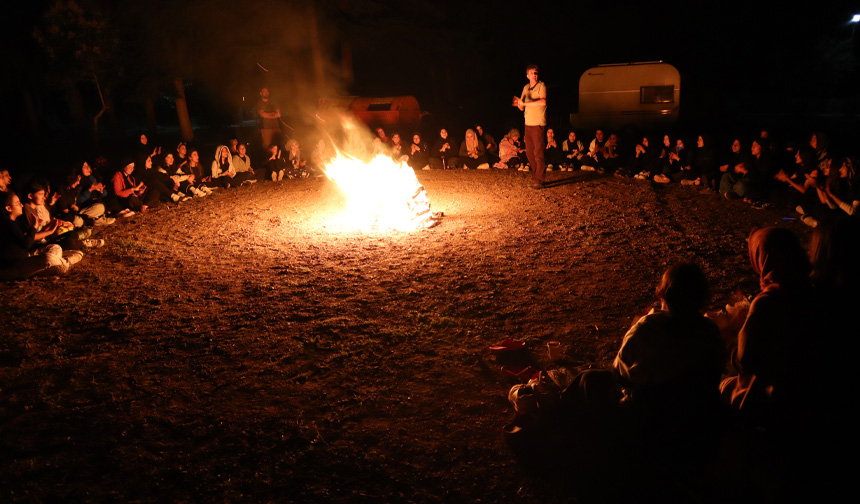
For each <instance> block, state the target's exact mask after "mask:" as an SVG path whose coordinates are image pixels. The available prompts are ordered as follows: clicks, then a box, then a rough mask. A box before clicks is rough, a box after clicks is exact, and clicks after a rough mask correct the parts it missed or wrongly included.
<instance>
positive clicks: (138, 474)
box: [0, 171, 807, 502]
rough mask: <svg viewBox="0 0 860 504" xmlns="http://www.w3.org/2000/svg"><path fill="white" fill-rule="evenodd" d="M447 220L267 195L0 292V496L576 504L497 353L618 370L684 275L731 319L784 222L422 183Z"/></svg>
mask: <svg viewBox="0 0 860 504" xmlns="http://www.w3.org/2000/svg"><path fill="white" fill-rule="evenodd" d="M418 176H419V178H420V180H421V181H422V183H424V185H425V187H426V188H427V191H428V195H429V196H430V199H431V202H432V205H433V209H434V210H441V211H444V212H445V218H444V219H443V221H442V223H441V224H440V225H439V226H437V227H435V228H432V229H429V230H422V231H416V232H409V233H406V232H392V233H389V232H383V231H379V230H371V231H368V232H357V231H349V230H346V229H343V228H341V227H340V226H339V225H337V224H333V223H332V222H333V219H334V217H336V215H337V214H338V212H339V211H340V210H341V209H342V208H343V203H342V198H341V196H340V195H339V194H338V192H337V190H336V189H335V187H334V186H333V184H330V183H328V182H325V181H319V180H299V181H288V182H284V183H279V184H258V185H257V186H254V187H243V188H240V189H237V190H231V191H223V190H222V191H219V192H217V193H216V194H215V195H213V196H211V197H207V198H203V199H200V200H193V201H189V202H186V203H183V204H180V205H178V206H174V205H169V206H168V207H162V208H159V209H156V210H154V211H152V212H151V213H150V214H147V215H142V216H135V217H133V218H132V219H131V220H130V221H126V222H118V223H117V224H116V225H114V226H112V227H110V228H108V229H104V230H102V231H101V233H102V236H103V237H104V238H105V239H106V240H107V242H108V244H107V246H105V247H104V248H103V249H99V250H95V251H93V252H92V253H88V254H87V257H85V258H84V261H82V262H81V263H80V264H79V265H77V266H76V268H75V269H74V270H73V272H72V273H71V274H70V275H68V276H66V277H62V278H56V279H36V280H30V281H26V282H20V283H10V284H5V285H3V286H2V288H3V291H4V292H3V296H2V302H0V313H2V317H3V324H2V325H3V328H4V333H5V335H4V336H3V337H2V340H0V389H2V390H0V474H2V476H0V483H2V488H3V490H2V499H0V500H3V501H7V502H8V501H36V502H51V501H55V502H70V501H120V502H128V501H133V502H166V501H180V502H188V501H228V502H236V501H247V502H264V501H277V502H478V501H481V502H502V501H505V500H508V499H516V500H517V501H518V502H566V501H570V500H574V497H575V496H572V495H568V494H565V495H558V494H553V493H552V492H553V491H552V490H547V489H546V488H543V487H542V486H541V485H540V484H539V483H538V482H536V480H535V479H534V478H533V477H532V476H530V475H529V474H528V473H527V472H526V471H524V470H523V467H522V466H521V465H520V464H519V462H518V461H517V459H516V458H515V456H514V454H513V453H512V451H511V450H510V449H509V447H508V446H507V444H506V442H505V439H504V436H503V433H502V426H503V425H505V424H506V423H508V421H509V420H510V418H511V416H512V408H511V407H510V405H509V404H508V402H507V398H506V396H507V391H508V389H509V388H510V386H511V382H510V381H508V380H507V379H506V378H505V377H504V376H503V375H502V374H501V373H500V372H499V362H498V360H497V358H496V357H494V356H492V355H490V354H489V353H488V350H487V349H488V347H489V346H490V345H492V344H493V343H496V342H499V341H501V340H503V339H505V338H507V337H515V338H519V339H523V340H525V341H526V343H527V348H528V349H529V350H530V351H531V355H532V358H533V360H534V363H535V365H536V366H538V367H546V366H549V365H550V363H549V361H548V360H547V357H546V352H545V343H546V342H547V341H550V340H558V341H561V342H562V343H563V344H564V345H565V348H566V357H567V362H568V363H569V364H570V365H571V366H574V367H580V368H586V367H591V366H602V365H607V364H608V363H610V362H611V359H612V358H613V357H614V356H615V352H616V351H617V349H618V347H619V344H620V341H621V338H622V336H623V334H624V332H625V331H626V330H627V328H628V327H629V325H630V324H631V322H632V321H633V320H634V319H635V318H636V317H637V316H639V315H642V314H643V313H645V312H646V311H647V310H648V309H649V307H651V306H653V305H654V302H655V301H654V295H653V292H654V287H655V285H656V283H657V281H658V279H659V276H660V275H661V274H662V272H663V270H664V269H665V268H666V266H667V265H669V264H670V263H672V262H674V261H676V260H679V259H689V258H694V259H696V260H698V261H699V262H700V263H701V264H702V265H703V266H704V268H705V271H706V273H707V274H708V276H709V278H710V279H711V282H712V287H713V290H714V293H715V296H714V302H713V304H714V306H715V307H719V306H722V305H723V304H725V303H726V302H727V301H728V300H729V298H730V297H731V296H732V293H733V292H734V291H735V290H736V289H738V288H741V289H742V290H743V291H745V292H746V293H753V292H755V290H756V288H757V280H756V278H755V276H754V274H753V272H752V270H751V268H750V267H749V265H748V258H747V254H746V242H745V238H746V236H747V235H748V233H749V231H750V229H751V228H752V227H754V226H762V225H783V226H790V227H791V228H792V229H794V230H795V231H797V232H800V233H802V234H804V236H805V234H806V233H807V231H806V230H805V229H803V225H802V224H799V223H798V222H792V221H786V220H783V219H782V217H784V216H786V215H787V213H786V212H784V211H777V210H754V209H752V208H750V207H749V206H748V205H746V204H743V203H741V202H736V201H726V200H724V199H722V198H721V197H719V196H717V195H715V194H710V193H709V194H704V193H702V192H701V191H700V190H698V189H693V188H690V187H653V186H652V185H649V184H647V183H642V182H639V181H634V180H626V179H617V178H606V177H596V176H594V175H593V174H587V173H558V172H556V173H552V174H550V180H553V181H554V182H553V184H555V185H552V184H551V187H549V188H547V189H545V190H542V191H532V190H529V189H527V187H526V178H525V177H523V176H522V175H520V174H518V173H507V172H473V171H470V172H436V171H432V172H419V173H418Z"/></svg>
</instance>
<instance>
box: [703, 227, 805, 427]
mask: <svg viewBox="0 0 860 504" xmlns="http://www.w3.org/2000/svg"><path fill="white" fill-rule="evenodd" d="M748 242H749V257H750V262H751V263H752V266H753V268H754V269H755V271H756V273H758V275H759V285H760V287H761V292H760V293H759V294H758V295H757V296H756V297H755V299H753V301H752V303H751V304H750V307H749V312H748V314H747V316H746V320H745V322H744V324H743V327H741V330H740V332H739V333H738V336H737V345H736V346H735V347H734V348H733V350H732V356H731V364H732V366H733V367H734V368H735V369H736V370H737V373H738V374H737V375H736V376H732V377H729V378H727V379H725V380H724V381H723V382H722V383H721V385H720V390H721V393H722V395H723V398H724V400H725V401H726V402H728V403H729V404H730V405H731V406H732V408H733V409H736V410H739V411H740V412H741V413H742V414H743V415H744V417H746V418H747V419H749V420H751V421H753V422H755V423H762V422H764V423H767V422H768V421H769V420H771V419H774V418H776V417H778V416H781V415H780V414H779V412H780V411H784V410H783V409H784V408H785V407H787V406H790V405H793V406H799V404H798V402H799V400H800V395H801V394H800V390H801V386H802V381H803V378H802V375H803V374H802V372H801V369H800V368H801V367H802V366H804V361H805V359H806V357H807V356H808V354H809V350H810V348H812V347H813V346H814V340H813V337H814V334H815V333H814V331H813V325H812V313H811V312H812V310H813V307H814V302H813V301H814V298H813V295H812V287H811V284H810V280H809V274H810V272H811V271H812V266H811V265H810V262H809V259H808V257H807V255H806V251H805V250H804V249H803V247H802V246H801V244H800V240H799V239H798V238H797V236H796V235H795V234H794V233H792V232H791V231H789V230H788V229H784V228H775V227H768V228H760V229H754V230H753V231H752V233H750V236H749V239H748Z"/></svg>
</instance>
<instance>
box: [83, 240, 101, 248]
mask: <svg viewBox="0 0 860 504" xmlns="http://www.w3.org/2000/svg"><path fill="white" fill-rule="evenodd" d="M81 243H83V245H84V247H86V248H102V247H104V246H105V241H104V240H102V239H100V238H87V239H86V240H81Z"/></svg>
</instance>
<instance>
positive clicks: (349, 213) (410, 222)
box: [325, 153, 442, 231]
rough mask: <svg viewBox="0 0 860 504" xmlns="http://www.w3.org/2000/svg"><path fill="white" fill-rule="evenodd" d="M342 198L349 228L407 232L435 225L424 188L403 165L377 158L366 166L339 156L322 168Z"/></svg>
mask: <svg viewBox="0 0 860 504" xmlns="http://www.w3.org/2000/svg"><path fill="white" fill-rule="evenodd" d="M325 172H326V175H327V176H328V177H329V178H330V179H332V180H334V181H335V182H336V183H337V185H338V186H339V187H340V189H341V190H342V191H343V192H344V193H345V194H346V198H347V208H346V213H345V215H344V220H345V221H346V225H348V226H349V227H354V228H359V229H366V228H374V227H375V228H379V229H391V230H400V231H409V230H413V229H418V228H422V227H423V228H429V227H432V226H434V225H436V224H438V223H439V220H440V218H441V217H442V213H441V212H432V211H431V210H430V200H429V199H428V198H427V193H426V191H425V190H424V186H422V185H421V183H420V182H419V181H418V178H417V177H415V172H414V171H413V170H412V168H411V167H410V166H409V165H407V164H406V163H404V162H403V161H394V160H393V159H391V158H390V157H388V156H384V155H378V156H376V157H375V158H373V159H371V160H370V161H369V162H364V161H362V160H361V159H358V158H355V157H351V156H349V155H347V154H343V153H339V154H338V156H337V157H336V158H335V159H334V160H332V161H331V162H330V163H329V164H327V165H326V168H325Z"/></svg>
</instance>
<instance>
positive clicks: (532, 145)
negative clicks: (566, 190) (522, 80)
mask: <svg viewBox="0 0 860 504" xmlns="http://www.w3.org/2000/svg"><path fill="white" fill-rule="evenodd" d="M526 77H527V78H528V79H529V83H528V84H526V85H525V87H523V93H522V95H520V97H519V98H518V97H516V96H515V97H514V103H513V105H514V107H517V108H518V109H520V110H522V111H523V112H524V116H525V120H526V127H525V134H524V136H525V138H526V156H528V158H529V164H530V165H531V167H532V183H531V186H530V187H531V188H532V189H541V188H543V180H544V172H546V164H544V159H543V154H544V148H545V142H546V84H544V83H543V82H542V81H539V80H538V67H537V65H529V66H527V67H526Z"/></svg>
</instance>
